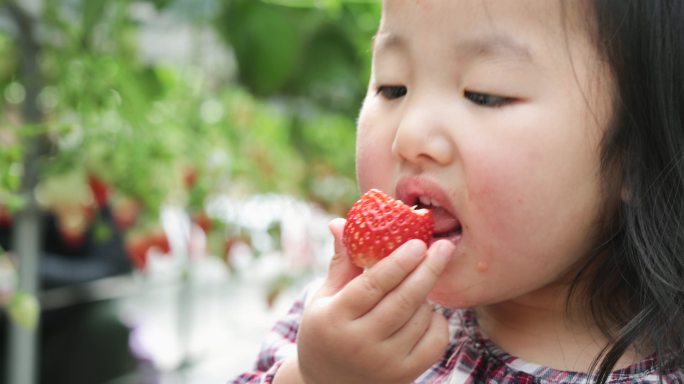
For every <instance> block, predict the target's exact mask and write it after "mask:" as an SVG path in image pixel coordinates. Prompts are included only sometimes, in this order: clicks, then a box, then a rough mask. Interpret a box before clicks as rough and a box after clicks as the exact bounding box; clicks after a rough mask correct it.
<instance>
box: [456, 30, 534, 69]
mask: <svg viewBox="0 0 684 384" xmlns="http://www.w3.org/2000/svg"><path fill="white" fill-rule="evenodd" d="M456 51H457V53H458V54H460V55H468V56H475V57H507V58H512V59H516V60H522V61H529V62H534V57H533V55H532V51H531V49H530V48H529V46H528V45H526V44H524V43H522V42H521V41H518V40H515V39H514V38H512V37H511V36H509V35H504V34H498V33H495V34H487V35H484V36H481V37H476V38H471V39H467V40H464V41H462V42H459V43H458V44H456Z"/></svg>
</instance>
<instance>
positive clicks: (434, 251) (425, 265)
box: [366, 240, 454, 337]
mask: <svg viewBox="0 0 684 384" xmlns="http://www.w3.org/2000/svg"><path fill="white" fill-rule="evenodd" d="M453 251H454V246H453V244H451V243H450V242H448V241H446V240H442V241H438V242H436V243H434V244H433V245H432V246H431V247H430V249H429V250H428V251H427V257H426V258H425V260H423V262H422V263H420V265H418V267H417V268H415V270H414V271H412V272H411V274H410V275H409V276H407V277H406V278H405V279H404V280H403V281H402V282H401V284H399V286H397V287H396V289H394V290H392V291H391V292H390V293H388V294H387V295H386V296H385V298H384V300H382V302H381V303H379V304H378V305H377V306H376V307H375V308H373V310H372V311H371V312H369V313H368V314H367V316H366V318H367V321H369V323H370V324H373V326H374V327H376V332H377V333H379V334H381V335H384V336H386V337H389V336H391V335H392V334H394V333H395V332H397V331H399V330H400V329H401V328H403V327H404V326H405V325H406V324H407V323H408V322H409V321H410V320H411V319H412V318H413V317H414V315H415V313H416V311H417V310H418V308H420V307H421V305H423V304H424V303H425V302H426V298H427V296H428V294H429V293H430V291H432V288H433V287H434V286H435V284H436V283H437V280H438V279H439V277H440V275H441V274H442V272H443V271H444V268H445V267H446V265H447V264H448V263H449V260H451V255H452V253H453Z"/></svg>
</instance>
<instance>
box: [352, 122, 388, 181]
mask: <svg viewBox="0 0 684 384" xmlns="http://www.w3.org/2000/svg"><path fill="white" fill-rule="evenodd" d="M378 120H379V119H373V116H372V114H371V113H363V112H362V114H361V116H360V117H359V123H358V127H357V137H356V177H357V179H358V183H359V187H360V189H361V190H362V191H365V190H368V189H370V188H379V189H381V190H385V191H387V192H392V191H391V190H389V189H391V188H392V187H393V186H392V185H391V177H392V176H391V172H390V168H391V167H392V160H391V156H392V138H391V132H389V131H388V128H387V127H383V126H382V124H381V122H380V121H378Z"/></svg>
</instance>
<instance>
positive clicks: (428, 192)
mask: <svg viewBox="0 0 684 384" xmlns="http://www.w3.org/2000/svg"><path fill="white" fill-rule="evenodd" d="M396 196H397V199H399V200H401V201H403V202H404V203H406V204H408V205H416V204H418V199H419V198H420V197H421V196H423V197H428V198H430V199H432V201H434V202H436V203H437V204H439V205H440V206H441V207H442V208H443V209H444V210H445V211H446V212H447V213H449V214H450V215H452V216H453V217H454V218H456V219H457V220H458V215H457V214H456V210H455V208H454V206H453V204H452V202H451V199H450V198H449V195H448V194H447V192H446V191H445V190H444V188H442V187H441V186H440V185H439V183H437V182H434V181H432V180H430V179H429V178H426V177H416V176H414V177H404V178H402V179H400V180H399V182H398V183H397V186H396Z"/></svg>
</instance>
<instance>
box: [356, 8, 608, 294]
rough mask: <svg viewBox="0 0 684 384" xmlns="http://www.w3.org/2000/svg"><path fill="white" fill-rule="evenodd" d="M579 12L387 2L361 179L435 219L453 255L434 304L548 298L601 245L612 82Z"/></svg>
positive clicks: (364, 122) (367, 110)
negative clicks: (604, 142) (428, 210)
mask: <svg viewBox="0 0 684 384" xmlns="http://www.w3.org/2000/svg"><path fill="white" fill-rule="evenodd" d="M573 4H575V3H573ZM577 4H579V2H578V3H577ZM577 4H576V5H577ZM576 5H573V6H570V7H565V8H563V7H562V6H561V3H560V1H550V0H524V1H522V0H516V1H495V0H491V1H487V0H443V1H437V0H432V1H426V0H423V1H421V0H388V1H385V2H384V11H383V17H382V21H381V25H380V28H379V31H378V34H377V36H376V38H375V40H374V47H373V52H374V56H373V68H372V77H371V82H370V86H369V90H368V95H367V97H366V99H365V102H364V105H363V107H362V109H361V114H360V117H359V122H358V141H357V172H358V178H359V183H360V186H361V188H362V190H364V191H365V190H367V189H369V188H379V189H382V190H385V191H387V192H389V193H394V194H395V195H396V196H397V197H399V198H401V199H402V200H404V201H405V202H407V203H409V204H411V205H414V204H417V205H423V206H430V207H432V208H433V213H434V216H435V222H436V225H435V236H434V237H435V239H438V238H446V239H448V240H450V241H452V242H453V243H454V244H455V245H456V254H455V255H454V258H453V259H452V260H451V262H450V264H449V266H448V267H447V270H446V272H445V273H444V274H443V275H442V277H441V278H440V281H439V282H438V283H437V286H436V287H435V289H434V290H433V293H432V295H431V299H432V300H434V301H436V302H439V303H442V304H444V305H448V306H452V307H463V306H472V305H481V304H490V303H497V302H503V301H506V300H510V299H513V298H530V299H534V300H536V302H538V300H539V299H540V298H542V297H553V296H544V293H549V292H557V289H558V288H559V287H561V288H562V287H563V285H564V283H565V281H566V280H567V279H566V278H567V274H568V273H569V272H570V271H571V270H573V268H575V267H576V265H577V262H578V261H579V260H580V259H581V258H582V257H583V256H585V255H587V254H588V253H589V252H590V250H591V248H592V247H593V246H594V245H595V244H596V238H595V237H596V232H597V230H598V228H599V227H600V225H601V222H600V219H601V217H600V216H601V213H602V208H603V206H604V205H605V203H606V202H607V199H606V196H605V195H606V193H605V192H604V190H603V188H602V187H603V183H602V179H601V172H600V166H599V165H600V161H599V153H600V151H599V150H600V142H601V139H602V137H603V134H604V130H605V129H606V127H607V125H608V122H609V120H610V116H611V96H610V95H611V92H610V90H611V87H610V85H609V83H610V82H609V80H607V79H609V78H610V75H609V72H608V70H607V67H605V65H604V64H603V63H602V62H601V61H600V60H599V59H598V55H597V54H596V52H595V49H594V46H593V45H592V41H591V38H590V33H589V32H588V31H589V28H590V26H591V24H590V22H589V21H588V18H587V17H586V15H583V14H581V13H582V12H581V10H580V9H577V8H579V7H578V6H576Z"/></svg>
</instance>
